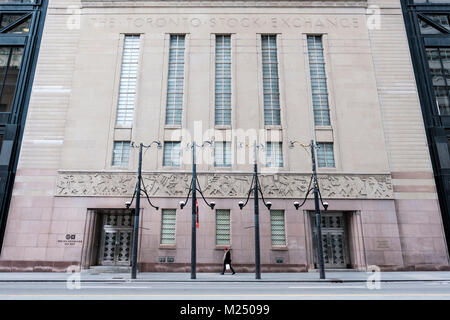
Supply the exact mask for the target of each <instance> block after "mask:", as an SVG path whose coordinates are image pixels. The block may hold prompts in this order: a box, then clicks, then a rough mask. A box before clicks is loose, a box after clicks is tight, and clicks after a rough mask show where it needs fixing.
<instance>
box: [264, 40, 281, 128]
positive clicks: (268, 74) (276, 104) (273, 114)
mask: <svg viewBox="0 0 450 320" xmlns="http://www.w3.org/2000/svg"><path fill="white" fill-rule="evenodd" d="M261 41H262V45H261V47H262V64H263V91H264V124H265V125H280V124H281V121H280V89H279V85H278V83H279V80H278V56H277V36H276V35H262V36H261Z"/></svg>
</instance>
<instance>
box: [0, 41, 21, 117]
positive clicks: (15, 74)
mask: <svg viewBox="0 0 450 320" xmlns="http://www.w3.org/2000/svg"><path fill="white" fill-rule="evenodd" d="M22 56H23V48H22V47H9V46H8V47H4V46H2V47H0V112H11V109H12V104H13V99H14V93H15V92H16V87H17V79H18V78H19V73H20V67H21V65H22Z"/></svg>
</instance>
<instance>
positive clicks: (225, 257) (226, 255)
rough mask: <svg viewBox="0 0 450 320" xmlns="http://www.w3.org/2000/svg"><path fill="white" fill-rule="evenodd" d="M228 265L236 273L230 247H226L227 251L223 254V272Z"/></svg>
mask: <svg viewBox="0 0 450 320" xmlns="http://www.w3.org/2000/svg"><path fill="white" fill-rule="evenodd" d="M226 265H229V266H230V270H231V272H233V274H235V273H236V272H234V270H233V267H232V266H231V249H228V247H225V253H224V255H223V269H222V273H221V274H224V273H225V269H226Z"/></svg>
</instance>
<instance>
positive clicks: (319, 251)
mask: <svg viewBox="0 0 450 320" xmlns="http://www.w3.org/2000/svg"><path fill="white" fill-rule="evenodd" d="M314 152H315V151H314V140H311V157H312V169H313V177H314V206H315V211H316V228H317V231H316V235H317V258H318V260H319V268H320V279H325V267H324V261H323V248H322V227H321V225H320V224H321V218H320V208H319V190H318V189H317V172H316V157H315V154H314Z"/></svg>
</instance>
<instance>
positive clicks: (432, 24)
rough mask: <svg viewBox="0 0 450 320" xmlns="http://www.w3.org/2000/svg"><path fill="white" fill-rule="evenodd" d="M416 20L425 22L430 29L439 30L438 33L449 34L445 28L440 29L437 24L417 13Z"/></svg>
mask: <svg viewBox="0 0 450 320" xmlns="http://www.w3.org/2000/svg"><path fill="white" fill-rule="evenodd" d="M417 16H418V18H419V19H421V20H423V21H425V22H426V23H428V24H429V25H430V26H431V27H433V28H435V29H437V30H439V31H440V32H443V33H445V34H450V31H449V30H448V29H447V28H444V27H442V26H441V25H440V24H439V23H437V22H435V21H433V20H432V19H430V18H429V17H427V16H425V15H423V14H421V13H418V14H417Z"/></svg>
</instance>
